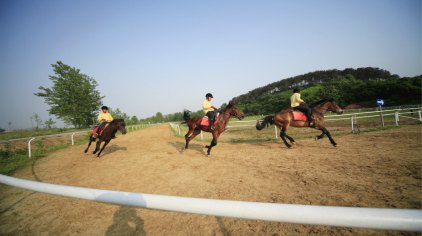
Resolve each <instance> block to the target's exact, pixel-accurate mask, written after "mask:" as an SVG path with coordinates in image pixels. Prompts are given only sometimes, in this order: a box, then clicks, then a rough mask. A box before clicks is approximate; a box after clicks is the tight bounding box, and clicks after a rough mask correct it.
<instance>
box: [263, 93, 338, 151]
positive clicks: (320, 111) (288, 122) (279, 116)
mask: <svg viewBox="0 0 422 236" xmlns="http://www.w3.org/2000/svg"><path fill="white" fill-rule="evenodd" d="M311 109H312V116H313V118H314V122H313V125H312V126H309V122H307V121H301V120H294V119H293V109H291V108H289V109H285V110H282V111H280V112H278V113H276V114H275V115H274V116H267V117H265V118H264V120H263V121H258V122H257V124H256V129H257V130H262V129H263V128H265V127H267V126H269V125H272V124H275V125H276V126H278V127H279V128H281V131H280V137H281V139H282V140H283V142H284V144H286V146H287V147H288V148H291V147H292V145H295V140H294V139H293V138H292V137H290V136H289V135H287V134H286V132H287V129H288V128H289V126H293V127H310V128H314V129H318V130H321V131H322V133H321V134H320V135H317V136H316V137H315V140H318V139H322V138H323V137H324V136H325V135H327V137H328V138H329V139H330V142H331V144H332V145H333V146H336V145H337V143H336V142H335V141H334V139H333V138H332V137H331V134H330V132H328V130H327V129H326V128H325V127H324V113H325V112H327V111H332V112H336V113H337V114H342V113H343V110H342V109H341V108H340V107H339V106H338V105H337V104H336V102H334V100H332V99H324V100H321V101H319V102H316V103H314V104H312V105H311ZM286 138H287V139H289V141H290V143H291V144H289V143H288V142H287V140H286Z"/></svg>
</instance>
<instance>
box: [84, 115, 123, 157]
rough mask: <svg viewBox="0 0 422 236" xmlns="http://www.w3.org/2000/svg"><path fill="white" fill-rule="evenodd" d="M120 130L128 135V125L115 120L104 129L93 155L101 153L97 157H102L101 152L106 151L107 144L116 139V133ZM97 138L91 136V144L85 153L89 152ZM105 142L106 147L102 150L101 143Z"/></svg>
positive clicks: (120, 120)
mask: <svg viewBox="0 0 422 236" xmlns="http://www.w3.org/2000/svg"><path fill="white" fill-rule="evenodd" d="M117 130H119V131H120V132H121V133H122V134H126V124H125V121H124V120H123V119H115V120H113V121H111V122H110V123H109V125H108V126H106V127H104V131H103V132H102V133H101V134H100V135H99V136H98V141H97V144H96V146H95V150H94V152H93V153H92V154H95V153H97V152H98V150H99V151H100V152H99V153H98V155H97V157H100V154H101V152H102V151H103V150H104V148H105V147H106V146H107V144H108V143H109V142H110V140H112V139H113V138H115V137H116V132H117ZM95 140H97V138H94V137H93V135H92V133H91V135H90V136H89V143H88V147H87V148H86V149H85V153H87V152H88V149H89V146H91V143H92V142H95ZM103 141H104V145H103V147H102V148H101V150H100V146H101V142H103Z"/></svg>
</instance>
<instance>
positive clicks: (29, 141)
mask: <svg viewBox="0 0 422 236" xmlns="http://www.w3.org/2000/svg"><path fill="white" fill-rule="evenodd" d="M150 126H151V125H150V124H141V125H131V126H127V127H126V130H127V131H128V132H132V131H135V130H138V129H142V128H147V127H150ZM90 131H91V130H84V131H78V132H68V133H60V134H50V135H42V136H35V137H28V138H16V139H8V140H0V144H2V143H10V142H18V141H28V157H29V158H31V156H32V151H31V142H32V141H33V140H34V139H43V138H51V137H61V136H67V135H70V140H71V143H72V146H73V145H74V144H75V141H74V136H75V134H88V133H89V132H90Z"/></svg>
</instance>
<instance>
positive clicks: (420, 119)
mask: <svg viewBox="0 0 422 236" xmlns="http://www.w3.org/2000/svg"><path fill="white" fill-rule="evenodd" d="M418 113H419V121H420V122H422V116H421V111H420V110H419V111H418Z"/></svg>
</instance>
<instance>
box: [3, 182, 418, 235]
mask: <svg viewBox="0 0 422 236" xmlns="http://www.w3.org/2000/svg"><path fill="white" fill-rule="evenodd" d="M0 183H3V184H7V185H10V186H14V187H18V188H23V189H27V190H32V191H36V192H42V193H48V194H53V195H59V196H64V197H72V198H79V199H85V200H91V201H97V202H103V203H110V204H116V205H125V206H132V207H141V208H148V209H156V210H166V211H176V212H184V213H194V214H205V215H212V216H222V217H235V218H242V219H251V220H265V221H276V222H284V223H296V224H313V225H326V226H337V227H358V228H371V229H383V230H400V231H418V232H422V210H416V209H388V208H360V207H338V206H313V205H297V204H278V203H262V202H246V201H233V200H217V199H204V198H192V197H176V196H165V195H156V194H143V193H132V192H121V191H111V190H100V189H93V188H83V187H74V186H66V185H58V184H49V183H43V182H36V181H30V180H25V179H19V178H14V177H10V176H5V175H0Z"/></svg>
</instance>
